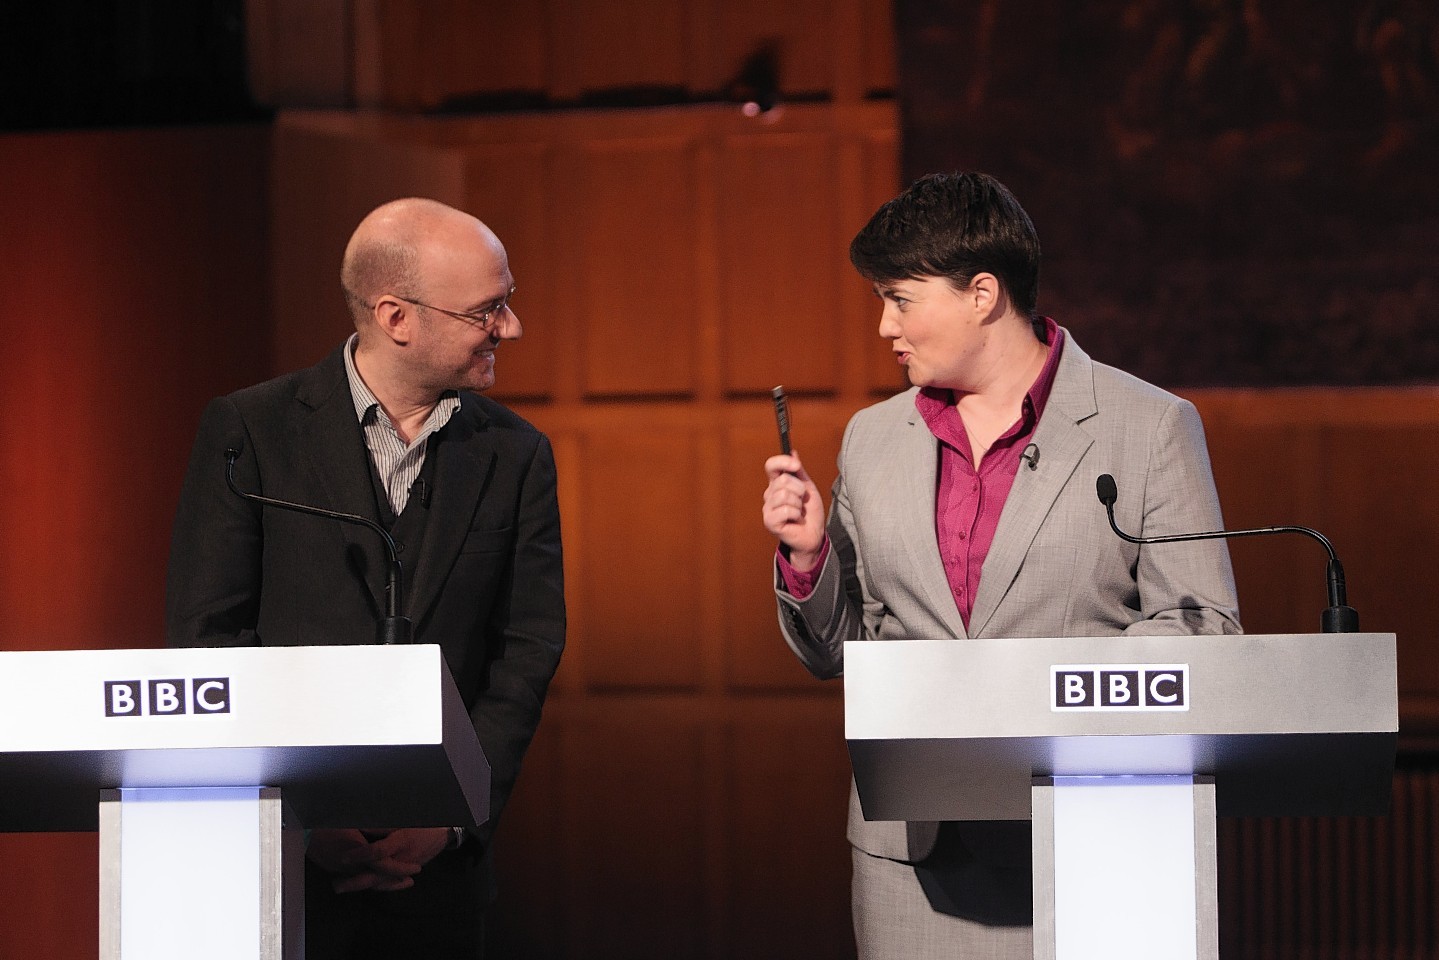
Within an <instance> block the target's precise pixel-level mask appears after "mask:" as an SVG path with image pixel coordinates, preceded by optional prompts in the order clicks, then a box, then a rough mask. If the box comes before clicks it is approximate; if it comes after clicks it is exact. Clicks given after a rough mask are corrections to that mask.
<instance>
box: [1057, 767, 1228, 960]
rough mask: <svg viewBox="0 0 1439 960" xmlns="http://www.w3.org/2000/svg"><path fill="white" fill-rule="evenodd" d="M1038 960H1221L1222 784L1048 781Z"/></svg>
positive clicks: (1184, 779)
mask: <svg viewBox="0 0 1439 960" xmlns="http://www.w3.org/2000/svg"><path fill="white" fill-rule="evenodd" d="M1031 797H1032V801H1033V807H1034V956H1035V960H1089V958H1095V960H1098V958H1104V960H1218V957H1219V924H1218V911H1219V897H1218V869H1217V866H1216V863H1215V844H1216V840H1215V820H1214V815H1215V808H1214V781H1213V779H1212V778H1207V777H1043V778H1038V777H1037V778H1035V780H1034V781H1033V785H1032V787H1031Z"/></svg>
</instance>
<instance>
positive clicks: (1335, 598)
mask: <svg viewBox="0 0 1439 960" xmlns="http://www.w3.org/2000/svg"><path fill="white" fill-rule="evenodd" d="M1094 492H1095V493H1096V494H1098V495H1099V502H1100V503H1102V504H1104V509H1105V511H1106V512H1107V513H1108V514H1109V528H1110V529H1111V530H1113V531H1114V532H1115V533H1116V534H1118V535H1119V538H1120V539H1121V540H1127V541H1128V542H1130V543H1138V544H1146V543H1185V542H1188V541H1190V540H1221V539H1225V538H1227V537H1258V536H1264V535H1266V534H1271V533H1302V534H1303V535H1304V536H1306V537H1313V538H1314V539H1315V540H1318V541H1319V543H1320V544H1321V545H1322V546H1323V547H1324V549H1325V550H1327V551H1328V552H1329V567H1328V570H1327V575H1328V581H1329V607H1328V609H1326V610H1325V611H1324V613H1323V615H1322V616H1321V617H1320V625H1321V626H1322V628H1323V632H1324V633H1357V632H1359V611H1357V610H1355V609H1354V608H1353V607H1351V606H1349V604H1348V601H1347V599H1346V597H1345V587H1344V566H1343V564H1341V563H1340V562H1339V556H1338V554H1336V553H1335V552H1334V546H1333V544H1331V543H1330V542H1329V538H1328V537H1326V536H1324V534H1322V533H1320V532H1319V531H1318V530H1313V529H1311V528H1309V527H1293V526H1289V527H1256V528H1254V529H1252V530H1212V531H1210V532H1208V533H1179V534H1175V535H1174V536H1170V537H1131V536H1130V535H1129V534H1127V533H1125V532H1124V531H1123V530H1121V529H1119V527H1118V525H1117V524H1115V522H1114V501H1116V500H1118V499H1119V488H1118V487H1117V486H1116V485H1115V483H1114V478H1113V477H1112V476H1110V475H1109V474H1107V473H1101V474H1100V475H1099V477H1098V478H1097V479H1095V481H1094Z"/></svg>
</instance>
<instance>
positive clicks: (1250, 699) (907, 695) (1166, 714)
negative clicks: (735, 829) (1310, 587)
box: [844, 633, 1398, 960]
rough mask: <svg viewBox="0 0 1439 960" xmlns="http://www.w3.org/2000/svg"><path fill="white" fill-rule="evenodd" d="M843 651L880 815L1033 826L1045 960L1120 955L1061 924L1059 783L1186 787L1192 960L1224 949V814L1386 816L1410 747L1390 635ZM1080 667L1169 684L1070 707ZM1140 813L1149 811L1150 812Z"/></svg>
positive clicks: (867, 779)
mask: <svg viewBox="0 0 1439 960" xmlns="http://www.w3.org/2000/svg"><path fill="white" fill-rule="evenodd" d="M844 655H845V736H846V739H847V740H848V742H849V750H850V757H851V761H852V763H853V765H854V773H855V781H856V785H857V787H858V790H859V796H860V801H861V806H862V808H863V810H864V815H865V816H866V817H867V818H868V819H872V820H1016V819H1030V818H1035V819H1036V823H1035V867H1036V873H1035V938H1036V941H1035V956H1036V957H1046V958H1047V957H1055V956H1058V957H1059V958H1061V960H1063V958H1064V957H1066V956H1106V957H1114V956H1118V955H1120V954H1119V953H1118V952H1117V951H1116V949H1115V948H1114V947H1113V944H1089V945H1086V944H1082V943H1075V942H1071V943H1070V944H1069V945H1068V946H1067V947H1066V946H1065V945H1064V944H1063V942H1062V941H1063V930H1062V929H1061V930H1059V931H1056V929H1055V924H1056V919H1055V910H1056V903H1055V901H1056V898H1058V899H1060V900H1062V899H1063V898H1064V897H1065V896H1066V895H1067V894H1066V892H1065V890H1064V889H1062V886H1063V882H1064V880H1063V877H1064V876H1065V875H1066V874H1065V871H1064V869H1062V868H1059V874H1060V876H1059V878H1058V879H1057V878H1056V875H1055V870H1056V869H1057V868H1056V866H1055V861H1054V847H1055V844H1056V842H1061V843H1062V842H1064V841H1063V838H1062V837H1056V834H1055V831H1056V830H1057V829H1058V830H1063V829H1064V827H1063V824H1062V822H1061V821H1062V818H1061V819H1060V820H1056V819H1055V810H1054V801H1055V797H1056V796H1060V795H1061V794H1060V793H1059V792H1058V791H1056V790H1055V787H1056V786H1057V785H1066V786H1080V785H1088V786H1096V785H1099V784H1101V783H1102V784H1104V785H1106V786H1108V787H1124V786H1132V787H1136V788H1138V787H1146V785H1161V784H1165V783H1170V784H1172V783H1183V784H1185V785H1186V786H1185V790H1186V792H1187V793H1188V795H1189V796H1190V797H1191V798H1192V819H1193V824H1194V831H1195V834H1194V856H1195V860H1194V867H1193V869H1195V870H1196V871H1199V873H1200V876H1199V877H1198V880H1197V885H1196V890H1195V894H1194V901H1193V903H1192V904H1191V905H1190V907H1189V909H1192V910H1193V911H1196V915H1195V921H1196V923H1197V924H1199V925H1200V928H1201V929H1200V930H1199V933H1198V935H1197V938H1196V940H1195V943H1196V946H1195V952H1194V953H1189V952H1184V951H1182V952H1180V953H1178V954H1174V955H1177V956H1184V957H1188V956H1196V957H1212V956H1216V955H1217V932H1216V926H1215V918H1214V916H1213V912H1214V910H1215V909H1216V905H1217V898H1216V895H1215V892H1214V889H1213V886H1214V883H1215V879H1214V865H1213V843H1214V825H1213V818H1214V815H1215V814H1216V813H1218V814H1221V815H1240V814H1243V815H1277V814H1315V815H1318V814H1328V815H1337V814H1369V815H1378V814H1383V813H1385V812H1386V811H1387V809H1388V801H1389V791H1390V785H1391V781H1392V776H1393V766H1394V752H1395V747H1396V744H1397V738H1398V705H1397V677H1396V663H1395V638H1394V635H1393V634H1380V633H1355V634H1284V635H1266V636H1261V635H1250V636H1202V637H1071V638H1035V639H1003V640H962V641H896V642H883V643H880V642H857V643H847V644H846V645H845V654H844ZM1085 672H1089V673H1090V674H1091V676H1092V678H1093V681H1094V682H1093V683H1092V685H1091V687H1090V689H1092V690H1094V691H1096V692H1098V691H1101V690H1103V689H1104V682H1105V681H1104V679H1103V678H1111V679H1112V678H1113V677H1114V676H1115V675H1122V676H1121V682H1120V683H1119V687H1120V689H1121V692H1123V690H1127V689H1132V687H1131V684H1133V683H1135V682H1138V684H1139V685H1140V687H1141V689H1142V685H1143V683H1144V682H1145V681H1144V680H1143V679H1140V678H1144V677H1156V678H1164V679H1160V680H1157V681H1156V687H1155V690H1156V692H1157V693H1158V694H1159V695H1158V696H1156V697H1154V698H1153V699H1152V702H1145V701H1143V700H1139V699H1135V700H1134V701H1132V702H1128V701H1123V702H1120V703H1117V704H1108V705H1106V704H1105V703H1103V702H1098V701H1097V700H1096V702H1083V697H1081V696H1077V695H1076V696H1074V699H1075V700H1077V701H1080V702H1079V703H1078V704H1077V705H1066V704H1065V703H1064V702H1063V694H1064V690H1065V684H1066V682H1070V681H1071V678H1072V677H1074V676H1075V675H1076V674H1079V675H1082V674H1084V673H1085ZM1177 677H1182V678H1183V685H1182V688H1181V687H1180V686H1179V685H1177V684H1176V682H1175V680H1174V679H1173V678H1177ZM1073 685H1074V688H1075V690H1078V691H1079V692H1080V693H1082V692H1083V691H1082V690H1081V689H1080V688H1081V687H1082V686H1083V684H1082V683H1079V682H1078V681H1075V682H1074V684H1073ZM1135 692H1136V693H1139V692H1140V691H1139V690H1136V691H1135ZM1176 693H1182V697H1181V699H1182V702H1176V701H1175V700H1174V699H1173V698H1174V695H1175V694H1176ZM1101 778H1102V779H1101ZM1141 792H1142V791H1139V790H1136V791H1134V795H1135V796H1139V795H1140V794H1141ZM1073 795H1077V794H1073ZM1105 796H1112V797H1115V798H1118V797H1120V796H1121V794H1119V793H1118V792H1110V793H1108V794H1105ZM1136 802H1138V803H1139V808H1138V809H1141V810H1142V809H1143V806H1144V804H1145V803H1147V802H1148V801H1145V800H1138V801H1136ZM1115 806H1116V808H1122V805H1121V804H1116V805H1115ZM1132 815H1133V811H1132V809H1131V811H1130V813H1127V814H1125V816H1132ZM1206 821H1207V822H1206ZM1056 824H1059V825H1058V826H1056ZM1094 829H1095V826H1094V825H1093V824H1091V825H1090V827H1089V828H1088V830H1089V832H1090V833H1091V835H1094V834H1093V830H1094ZM1102 829H1107V830H1115V831H1119V832H1123V831H1125V830H1127V829H1128V828H1127V827H1126V826H1125V825H1124V824H1123V823H1121V824H1117V825H1115V824H1111V825H1107V826H1105V827H1103V828H1102ZM1165 829H1169V828H1165ZM1185 829H1187V827H1185ZM1145 842H1154V841H1153V838H1151V839H1150V840H1148V841H1145ZM1186 843H1187V841H1186ZM1116 849H1119V848H1118V847H1116ZM1085 855H1086V856H1089V857H1094V856H1097V854H1096V853H1095V851H1094V850H1092V849H1091V850H1090V851H1089V852H1088V853H1087V854H1085ZM1134 872H1136V874H1137V875H1138V876H1140V877H1141V878H1142V877H1143V876H1144V872H1145V871H1144V870H1143V869H1138V870H1136V871H1134ZM1068 876H1070V877H1071V879H1070V881H1069V882H1070V883H1071V885H1075V882H1074V879H1073V876H1074V875H1073V874H1068ZM1045 884H1048V885H1049V886H1048V888H1045V886H1044V885H1045ZM1056 884H1058V886H1056ZM1078 885H1083V884H1078ZM1119 906H1120V907H1121V908H1123V907H1124V906H1125V905H1124V904H1119ZM1059 909H1060V912H1061V914H1062V913H1063V908H1062V907H1061V908H1059ZM1113 922H1114V923H1116V924H1117V923H1119V922H1121V921H1120V920H1119V919H1118V917H1116V918H1115V920H1114V921H1113ZM1060 926H1061V927H1062V926H1063V920H1062V918H1061V920H1060ZM1056 938H1058V940H1059V941H1060V942H1059V943H1056ZM1046 940H1047V941H1048V942H1047V943H1046V942H1045V941H1046ZM1136 949H1140V948H1136ZM1143 949H1145V950H1146V951H1148V952H1147V954H1146V955H1147V956H1149V957H1155V956H1160V955H1166V954H1162V953H1154V952H1153V951H1152V950H1150V949H1149V948H1143ZM1186 951H1187V948H1186Z"/></svg>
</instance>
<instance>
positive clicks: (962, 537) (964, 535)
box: [959, 533, 967, 540]
mask: <svg viewBox="0 0 1439 960" xmlns="http://www.w3.org/2000/svg"><path fill="white" fill-rule="evenodd" d="M966 536H967V534H963V533H961V534H960V535H959V539H961V540H963V539H964V538H965V537H966Z"/></svg>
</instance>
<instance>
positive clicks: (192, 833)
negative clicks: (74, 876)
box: [0, 645, 490, 960]
mask: <svg viewBox="0 0 1439 960" xmlns="http://www.w3.org/2000/svg"><path fill="white" fill-rule="evenodd" d="M0 780H3V782H4V783H5V785H6V787H5V789H4V790H3V791H0V830H6V831H34V830H59V831H66V830H94V829H96V828H97V826H98V828H99V831H100V958H101V960H170V958H176V960H178V958H182V957H183V958H192V957H195V956H206V957H209V958H234V960H301V958H303V956H304V927H303V921H304V910H303V895H304V875H303V874H304V830H305V829H311V828H320V827H361V828H364V827H373V828H382V827H398V826H475V825H478V824H480V823H483V822H484V821H485V820H486V819H487V817H488V815H489V786H490V783H489V780H490V772H489V766H488V764H487V763H486V761H485V758H484V753H483V751H482V750H481V749H480V744H479V741H478V739H477V737H476V736H475V731H474V727H473V725H472V724H471V721H470V717H469V715H468V713H467V712H466V710H465V708H464V705H463V703H462V702H461V700H460V696H459V692H458V690H457V689H456V687H455V685H454V681H453V680H452V679H451V677H450V674H449V672H448V670H447V669H446V667H445V663H444V659H443V657H442V656H441V653H440V649H439V647H437V646H434V645H416V646H394V647H383V646H369V645H365V646H330V647H226V648H204V649H180V650H167V649H157V650H70V651H55V652H39V651H37V652H6V653H0Z"/></svg>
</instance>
